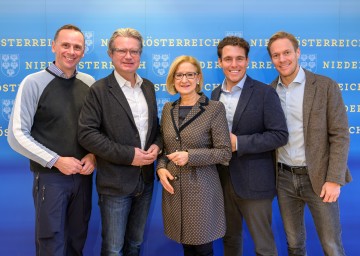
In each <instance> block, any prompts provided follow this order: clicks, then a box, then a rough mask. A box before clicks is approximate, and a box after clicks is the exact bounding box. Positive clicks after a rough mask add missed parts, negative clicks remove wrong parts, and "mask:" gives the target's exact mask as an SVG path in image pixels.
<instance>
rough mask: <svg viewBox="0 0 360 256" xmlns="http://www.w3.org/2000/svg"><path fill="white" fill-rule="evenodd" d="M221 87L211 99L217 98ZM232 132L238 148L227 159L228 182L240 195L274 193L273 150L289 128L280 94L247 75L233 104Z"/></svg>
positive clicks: (267, 195) (264, 196) (270, 195)
mask: <svg viewBox="0 0 360 256" xmlns="http://www.w3.org/2000/svg"><path fill="white" fill-rule="evenodd" d="M220 93H221V87H220V86H219V87H218V88H216V89H215V90H214V91H213V92H212V94H211V99H214V100H219V98H220ZM233 120H234V121H233V126H232V130H231V132H232V133H233V134H235V135H236V136H237V143H238V150H237V151H235V152H233V154H232V158H231V160H230V163H229V171H230V177H231V182H232V185H233V187H234V190H235V192H236V194H237V195H238V196H239V197H241V198H243V199H267V198H273V197H274V196H275V194H276V182H275V176H276V175H275V173H276V165H275V162H276V161H275V150H276V149H277V148H278V147H280V146H283V145H285V144H286V143H287V139H288V130H287V126H286V121H285V116H284V112H283V110H282V108H281V103H280V100H279V97H278V95H277V93H276V91H275V90H274V88H272V87H271V86H269V85H266V84H264V83H261V82H259V81H257V80H253V79H252V78H251V77H250V76H247V78H246V80H245V84H244V87H243V89H242V92H241V96H240V99H239V102H238V105H237V107H236V111H235V115H234V119H233Z"/></svg>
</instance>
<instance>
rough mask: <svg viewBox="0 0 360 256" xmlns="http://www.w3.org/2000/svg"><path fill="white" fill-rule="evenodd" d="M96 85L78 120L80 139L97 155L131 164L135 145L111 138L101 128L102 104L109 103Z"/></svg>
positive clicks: (108, 159) (115, 162)
mask: <svg viewBox="0 0 360 256" xmlns="http://www.w3.org/2000/svg"><path fill="white" fill-rule="evenodd" d="M95 87H96V85H93V86H91V87H90V92H89V94H88V95H87V97H86V99H85V102H84V105H83V107H82V110H81V112H80V117H79V122H78V141H79V143H80V145H81V146H83V147H84V148H85V149H86V150H88V151H89V152H91V153H93V154H95V155H96V156H98V157H100V158H102V159H104V160H106V161H108V162H111V163H114V164H119V165H130V164H131V163H132V161H133V159H134V155H135V150H134V147H133V146H128V145H122V144H120V143H117V142H115V141H114V140H111V139H110V138H109V136H107V135H106V134H105V133H104V132H103V131H102V130H101V129H102V127H103V114H108V113H103V110H102V106H103V104H107V103H105V102H103V101H104V100H103V99H102V98H101V96H99V95H100V94H101V92H99V91H100V89H101V88H97V89H96V90H95Z"/></svg>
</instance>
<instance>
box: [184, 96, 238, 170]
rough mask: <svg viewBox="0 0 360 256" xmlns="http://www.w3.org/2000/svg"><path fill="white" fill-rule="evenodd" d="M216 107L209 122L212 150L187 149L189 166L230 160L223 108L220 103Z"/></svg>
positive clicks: (229, 146)
mask: <svg viewBox="0 0 360 256" xmlns="http://www.w3.org/2000/svg"><path fill="white" fill-rule="evenodd" d="M214 106H215V107H216V109H215V111H214V113H213V116H212V117H211V118H210V119H209V121H210V122H211V123H210V125H211V139H212V145H213V146H212V148H197V149H188V152H189V162H188V164H189V166H204V165H213V164H220V163H226V162H228V161H230V159H231V155H232V153H231V142H230V133H229V128H228V126H227V120H226V114H225V107H224V105H223V104H222V103H221V102H216V104H214Z"/></svg>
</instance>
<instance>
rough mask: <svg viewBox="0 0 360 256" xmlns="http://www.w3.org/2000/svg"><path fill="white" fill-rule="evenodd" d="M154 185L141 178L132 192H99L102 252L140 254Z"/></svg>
mask: <svg viewBox="0 0 360 256" xmlns="http://www.w3.org/2000/svg"><path fill="white" fill-rule="evenodd" d="M153 187H154V183H149V184H146V183H144V182H143V180H142V179H140V180H139V183H138V185H137V186H136V188H135V190H134V192H133V193H131V194H129V195H121V196H113V195H104V194H99V206H100V214H101V221H102V246H101V255H102V256H105V255H106V256H111V255H125V256H133V255H139V254H140V246H141V244H142V242H143V236H144V229H145V224H146V219H147V216H148V212H149V209H150V203H151V197H152V193H153Z"/></svg>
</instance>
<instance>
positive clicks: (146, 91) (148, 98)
mask: <svg viewBox="0 0 360 256" xmlns="http://www.w3.org/2000/svg"><path fill="white" fill-rule="evenodd" d="M141 90H142V91H143V94H144V97H145V100H146V102H147V105H148V132H147V136H146V143H147V141H148V140H149V137H150V135H151V129H152V127H153V121H154V119H153V117H154V116H157V113H155V111H156V110H157V109H156V108H153V107H152V102H153V101H154V99H153V96H152V93H151V91H150V88H149V86H148V85H146V84H145V83H144V82H143V83H142V85H141Z"/></svg>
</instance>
